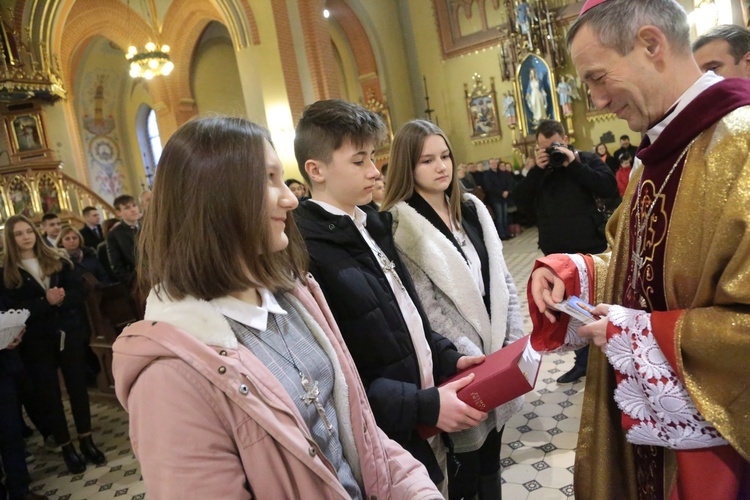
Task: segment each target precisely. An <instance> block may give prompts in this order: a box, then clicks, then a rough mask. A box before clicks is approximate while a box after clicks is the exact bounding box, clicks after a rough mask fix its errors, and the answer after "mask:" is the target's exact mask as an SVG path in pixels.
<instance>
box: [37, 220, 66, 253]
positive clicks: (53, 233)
mask: <svg viewBox="0 0 750 500" xmlns="http://www.w3.org/2000/svg"><path fill="white" fill-rule="evenodd" d="M41 228H42V233H44V242H45V243H46V244H47V245H49V246H51V247H53V246H55V245H56V244H57V237H58V236H59V235H60V231H61V230H62V222H60V217H59V216H58V215H57V214H44V215H42V223H41Z"/></svg>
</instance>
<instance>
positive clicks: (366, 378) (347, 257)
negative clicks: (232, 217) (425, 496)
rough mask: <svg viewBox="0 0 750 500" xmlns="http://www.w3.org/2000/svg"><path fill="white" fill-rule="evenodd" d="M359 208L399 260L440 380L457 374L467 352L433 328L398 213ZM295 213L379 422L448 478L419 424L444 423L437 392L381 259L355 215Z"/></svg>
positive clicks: (305, 209) (305, 207) (308, 207)
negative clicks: (426, 377) (401, 240)
mask: <svg viewBox="0 0 750 500" xmlns="http://www.w3.org/2000/svg"><path fill="white" fill-rule="evenodd" d="M360 208H362V210H364V211H365V213H366V214H367V231H368V232H369V233H370V235H371V236H372V238H373V239H374V240H375V241H376V242H377V244H378V246H379V247H380V248H381V249H382V250H383V252H384V253H385V254H386V256H387V257H388V258H389V259H390V260H391V261H393V262H394V263H395V265H396V270H397V272H398V274H399V276H400V277H401V281H402V283H403V284H404V287H405V288H406V290H407V292H408V293H409V296H410V297H411V299H412V300H413V301H414V304H415V305H416V307H417V309H418V310H419V314H420V316H421V317H422V323H423V325H424V330H425V332H426V335H427V340H428V342H429V345H430V349H431V351H432V361H433V375H434V377H435V383H436V384H439V383H440V382H441V381H442V380H443V379H445V378H447V377H449V376H451V375H453V374H454V373H455V369H456V362H457V361H458V358H460V357H461V355H460V354H459V353H458V352H457V351H456V348H455V347H454V346H453V344H452V343H451V342H450V341H449V340H448V339H446V338H444V337H443V336H442V335H439V334H437V333H435V332H433V331H432V330H431V329H430V325H429V323H428V321H427V317H426V316H425V314H424V311H423V310H422V307H421V305H420V303H419V299H418V298H417V294H416V291H415V290H414V285H413V283H412V281H411V277H410V276H409V274H408V272H407V271H406V270H405V268H404V267H403V264H402V263H401V260H400V259H399V256H398V252H397V251H396V249H395V246H394V244H393V235H392V232H391V222H392V219H391V214H390V213H388V212H377V211H375V210H374V209H372V208H370V207H360ZM294 215H295V219H296V221H297V225H298V226H299V229H300V232H301V233H302V236H303V237H304V238H305V242H306V244H307V249H308V251H309V253H310V272H311V273H312V274H313V276H315V279H316V280H317V281H318V283H320V286H321V288H322V290H323V293H324V294H325V296H326V299H327V300H328V304H329V306H330V307H331V311H332V312H333V316H334V318H335V319H336V323H337V324H338V326H339V329H340V330H341V333H342V335H343V337H344V340H345V341H346V343H347V346H348V347H349V351H350V352H351V354H352V357H353V359H354V362H355V364H356V365H357V370H358V371H359V375H360V377H361V378H362V383H363V384H364V386H365V390H366V391H367V396H368V398H369V400H370V404H371V406H372V410H373V413H374V414H375V419H376V420H377V422H378V426H380V427H381V428H382V429H383V431H385V433H386V434H388V436H389V437H390V438H391V439H393V440H395V441H397V442H398V443H399V444H401V445H402V446H403V447H404V448H405V449H406V450H407V451H409V452H410V453H411V454H412V455H414V457H415V458H416V459H417V460H419V461H420V462H422V463H423V464H425V466H426V467H427V470H428V471H429V473H430V477H431V478H432V480H433V481H435V482H439V481H441V480H442V474H441V472H440V468H439V467H438V465H437V462H436V460H435V456H434V454H433V453H432V450H431V449H430V445H429V444H428V443H427V441H425V440H423V439H422V438H420V437H419V435H418V434H417V432H416V430H415V429H416V426H417V424H420V423H421V424H427V425H435V423H437V418H438V414H439V412H440V399H439V396H438V391H437V389H436V388H435V387H433V388H430V389H421V388H420V374H419V365H418V362H417V357H416V353H415V351H414V346H413V344H412V341H411V336H410V334H409V330H408V328H407V326H406V323H405V321H404V318H403V316H402V314H401V309H400V308H399V306H398V303H397V302H396V297H395V296H394V295H393V292H392V290H391V288H390V285H389V284H388V280H387V279H386V276H385V274H384V273H383V271H382V269H381V268H380V265H379V264H378V261H377V260H376V258H375V256H374V255H373V254H372V251H371V250H370V247H369V246H368V245H367V242H366V241H365V240H364V238H363V237H362V235H361V234H360V232H359V230H358V229H357V227H356V226H355V225H354V222H353V221H352V220H351V218H349V217H347V216H337V215H333V214H330V213H329V212H327V211H325V210H324V209H323V208H322V207H320V206H319V205H317V204H315V203H314V202H311V201H306V202H303V203H302V204H300V206H299V207H298V208H297V210H295V212H294Z"/></svg>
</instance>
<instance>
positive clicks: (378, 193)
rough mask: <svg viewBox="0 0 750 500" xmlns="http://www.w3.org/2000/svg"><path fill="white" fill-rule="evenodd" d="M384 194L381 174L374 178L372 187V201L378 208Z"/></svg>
mask: <svg viewBox="0 0 750 500" xmlns="http://www.w3.org/2000/svg"><path fill="white" fill-rule="evenodd" d="M384 195H385V182H383V176H382V175H381V176H380V177H378V178H377V179H375V185H374V186H373V187H372V202H373V203H375V205H376V208H378V209H380V204H381V203H383V196H384Z"/></svg>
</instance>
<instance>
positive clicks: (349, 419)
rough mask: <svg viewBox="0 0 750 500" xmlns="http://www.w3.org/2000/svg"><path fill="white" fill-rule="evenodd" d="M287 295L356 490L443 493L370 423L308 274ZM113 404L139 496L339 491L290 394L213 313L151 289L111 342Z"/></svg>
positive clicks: (326, 494) (333, 494) (384, 494)
mask: <svg viewBox="0 0 750 500" xmlns="http://www.w3.org/2000/svg"><path fill="white" fill-rule="evenodd" d="M308 279H309V282H308V284H307V286H303V285H301V284H299V285H298V286H297V287H296V288H295V289H294V290H293V291H292V292H290V293H289V294H287V297H288V298H289V300H290V302H291V303H292V304H294V307H295V308H296V309H297V310H298V311H299V313H300V315H301V317H302V318H303V320H304V321H305V323H306V325H307V326H308V327H309V328H310V330H311V331H312V333H313V336H314V337H315V338H316V339H317V340H318V342H319V343H320V345H321V347H322V348H323V350H325V351H326V352H327V353H328V355H329V358H330V359H331V362H332V364H333V367H334V370H335V378H334V392H333V398H334V404H335V407H336V412H337V414H338V420H339V435H340V439H341V444H342V447H343V450H344V456H345V457H346V458H347V461H348V463H349V465H350V466H351V469H352V472H353V473H354V477H355V478H356V479H357V481H358V483H359V485H360V488H361V489H362V494H363V496H364V497H365V498H380V499H386V498H402V499H412V498H420V499H434V498H442V497H441V496H440V494H439V492H438V491H437V490H436V489H435V486H434V485H433V483H432V481H430V478H429V475H428V474H427V470H426V469H425V468H424V466H423V465H422V464H421V463H419V462H418V461H417V460H415V459H414V458H413V457H412V456H411V455H410V454H409V453H407V452H406V451H405V450H404V449H403V448H401V446H399V445H398V444H397V443H396V442H394V441H392V440H390V439H388V438H387V437H386V435H385V434H384V433H383V432H382V431H381V430H380V429H379V428H378V427H377V425H376V423H375V417H374V416H373V414H372V410H371V409H370V406H369V403H368V401H367V395H366V394H365V391H364V389H363V387H362V383H361V381H360V380H359V376H358V374H357V370H356V367H355V366H354V362H353V361H352V359H351V356H350V355H349V351H348V350H347V349H346V345H345V344H344V341H343V340H342V338H341V334H340V333H339V331H338V327H337V326H336V323H335V322H334V320H333V317H332V315H331V312H330V310H329V309H328V305H327V304H326V302H325V299H324V298H323V295H322V293H321V291H320V288H319V287H318V284H317V283H316V282H315V281H314V280H313V279H312V277H311V276H310V277H309V278H308ZM113 350H114V361H113V372H114V376H115V388H116V392H117V397H118V399H119V400H120V403H122V405H123V406H124V407H125V409H126V410H127V411H128V413H129V414H130V439H131V442H132V443H133V450H134V452H135V454H136V456H137V457H138V460H139V461H140V463H141V467H142V473H143V478H144V480H145V482H146V487H147V489H148V494H149V498H155V499H163V498H168V499H172V498H174V499H182V498H221V499H246V498H270V499H276V498H316V499H318V498H320V499H323V498H325V499H329V498H348V495H347V493H346V490H344V488H343V486H341V484H340V483H339V481H338V478H337V476H336V472H335V470H333V469H332V467H331V465H330V464H329V463H328V461H327V460H326V459H325V457H324V456H323V455H322V453H321V452H320V449H319V448H318V446H317V445H316V444H315V441H314V440H313V439H312V436H311V434H310V431H309V429H308V428H307V426H306V425H305V423H304V421H303V419H302V416H301V415H300V414H299V412H298V411H297V409H296V407H295V405H294V402H293V401H292V400H291V398H290V396H289V394H288V393H287V392H286V391H285V390H284V387H283V386H282V385H281V383H280V382H278V380H277V379H276V378H275V377H274V376H273V374H272V373H271V372H270V371H268V369H267V368H266V367H265V366H264V365H263V363H262V362H261V361H260V360H258V358H256V357H255V356H254V355H253V353H252V352H251V351H250V350H249V349H247V348H245V347H244V346H243V345H241V344H239V343H238V342H237V339H236V337H235V335H234V333H233V331H232V329H231V327H230V326H229V323H228V322H227V321H226V320H225V319H224V317H223V316H222V315H221V314H219V313H218V312H217V311H216V310H215V309H214V308H213V307H212V306H211V305H210V303H208V302H206V301H202V300H197V299H195V298H185V299H184V300H180V301H171V300H169V299H168V298H167V297H166V295H165V294H162V297H161V298H159V297H157V296H156V294H154V293H153V292H152V293H151V295H150V296H149V298H148V301H147V306H146V320H144V321H140V322H138V323H135V324H133V325H131V326H129V327H128V328H126V329H125V331H123V333H122V334H121V335H120V337H119V338H118V339H117V341H116V342H115V344H114V349H113Z"/></svg>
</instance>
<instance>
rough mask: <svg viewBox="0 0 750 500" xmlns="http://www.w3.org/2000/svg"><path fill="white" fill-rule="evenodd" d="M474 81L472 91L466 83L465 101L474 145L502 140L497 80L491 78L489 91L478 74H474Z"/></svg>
mask: <svg viewBox="0 0 750 500" xmlns="http://www.w3.org/2000/svg"><path fill="white" fill-rule="evenodd" d="M472 79H473V80H474V87H473V88H472V89H471V90H469V85H468V84H466V83H464V99H465V100H466V111H467V113H468V115H469V127H470V129H471V134H470V135H471V140H472V142H474V143H482V142H489V141H494V140H500V138H501V137H502V130H501V129H500V116H499V113H498V112H497V92H496V91H495V78H493V77H491V78H490V88H489V89H488V88H487V87H486V86H485V85H484V84H483V83H482V77H481V76H480V75H479V74H478V73H474V76H473V77H472Z"/></svg>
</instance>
